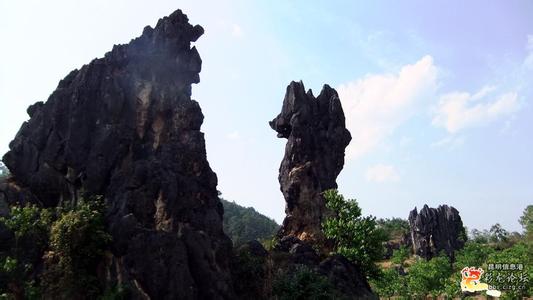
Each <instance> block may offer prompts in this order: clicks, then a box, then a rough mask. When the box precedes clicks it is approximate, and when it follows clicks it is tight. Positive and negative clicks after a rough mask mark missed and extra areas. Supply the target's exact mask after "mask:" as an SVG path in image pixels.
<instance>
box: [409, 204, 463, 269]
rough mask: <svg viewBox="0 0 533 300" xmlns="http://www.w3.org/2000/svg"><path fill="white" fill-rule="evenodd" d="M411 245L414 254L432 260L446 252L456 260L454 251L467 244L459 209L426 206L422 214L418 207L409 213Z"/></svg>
mask: <svg viewBox="0 0 533 300" xmlns="http://www.w3.org/2000/svg"><path fill="white" fill-rule="evenodd" d="M409 226H410V241H409V242H410V244H411V245H412V249H413V253H414V254H416V255H419V256H420V257H423V258H425V259H431V258H432V257H435V256H437V255H439V254H440V252H441V251H444V252H445V253H446V255H448V256H449V257H450V258H452V259H453V258H454V251H456V250H459V249H461V248H462V247H463V246H464V243H465V238H466V235H465V231H464V227H463V222H462V221H461V217H460V216H459V212H458V211H457V209H455V208H453V207H451V206H447V205H441V206H439V207H438V208H429V207H428V206H427V205H424V207H423V208H422V210H420V213H419V212H418V211H417V209H416V207H415V209H413V210H412V211H411V212H410V213H409Z"/></svg>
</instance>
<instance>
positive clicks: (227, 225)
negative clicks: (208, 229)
mask: <svg viewBox="0 0 533 300" xmlns="http://www.w3.org/2000/svg"><path fill="white" fill-rule="evenodd" d="M221 201H222V204H223V205H224V224H223V225H224V232H225V233H226V234H227V235H228V236H229V237H230V238H231V240H232V241H233V244H234V245H235V246H240V245H242V244H244V243H246V242H248V241H251V240H258V241H263V240H269V239H271V238H272V236H273V235H275V234H276V232H277V231H278V229H279V225H278V224H276V222H275V221H274V220H272V219H269V218H268V217H266V216H264V215H262V214H260V213H258V212H257V211H255V210H254V209H253V208H251V207H249V208H245V207H242V206H240V205H237V204H236V203H235V202H229V201H226V200H224V199H221Z"/></svg>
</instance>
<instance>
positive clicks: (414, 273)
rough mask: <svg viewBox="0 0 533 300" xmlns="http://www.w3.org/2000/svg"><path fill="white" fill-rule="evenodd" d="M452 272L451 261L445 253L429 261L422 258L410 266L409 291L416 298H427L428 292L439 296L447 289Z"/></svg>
mask: <svg viewBox="0 0 533 300" xmlns="http://www.w3.org/2000/svg"><path fill="white" fill-rule="evenodd" d="M452 272H453V270H452V267H451V265H450V261H449V260H448V257H447V256H446V255H444V254H442V255H439V256H437V257H434V258H432V259H431V260H429V261H426V260H424V259H420V260H418V261H417V262H416V263H415V264H413V265H412V266H411V267H409V273H408V286H409V291H410V293H411V295H412V296H413V297H414V298H422V299H425V297H426V296H427V295H428V294H430V295H432V296H433V297H437V296H438V295H440V294H443V293H444V292H445V291H446V286H447V283H448V280H449V278H450V276H451V275H452Z"/></svg>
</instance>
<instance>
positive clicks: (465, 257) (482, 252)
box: [454, 241, 495, 270]
mask: <svg viewBox="0 0 533 300" xmlns="http://www.w3.org/2000/svg"><path fill="white" fill-rule="evenodd" d="M494 251H495V250H494V249H493V248H492V247H489V246H487V245H484V244H480V243H476V242H473V241H468V242H467V243H466V244H465V246H464V247H463V249H461V250H459V251H457V252H456V253H455V263H454V266H455V269H456V270H461V269H462V268H464V267H481V266H483V264H484V263H485V261H486V260H487V258H488V257H489V255H491V254H492V253H494Z"/></svg>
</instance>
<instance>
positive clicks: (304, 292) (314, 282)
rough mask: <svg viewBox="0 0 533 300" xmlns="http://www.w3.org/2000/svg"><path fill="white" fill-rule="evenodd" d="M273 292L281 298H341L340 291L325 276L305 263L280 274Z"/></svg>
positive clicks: (296, 299)
mask: <svg viewBox="0 0 533 300" xmlns="http://www.w3.org/2000/svg"><path fill="white" fill-rule="evenodd" d="M273 294H274V296H276V297H277V299H279V300H307V299H311V300H319V299H320V300H322V299H324V300H325V299H340V294H339V292H338V291H336V290H335V288H334V287H333V285H332V284H331V283H330V282H329V280H328V279H327V278H326V277H325V276H323V275H320V274H318V273H316V272H315V271H313V270H312V269H310V268H309V267H306V266H304V265H297V266H296V268H295V269H294V270H290V271H287V272H284V273H282V274H280V275H278V276H277V277H276V279H275V280H274V284H273Z"/></svg>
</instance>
